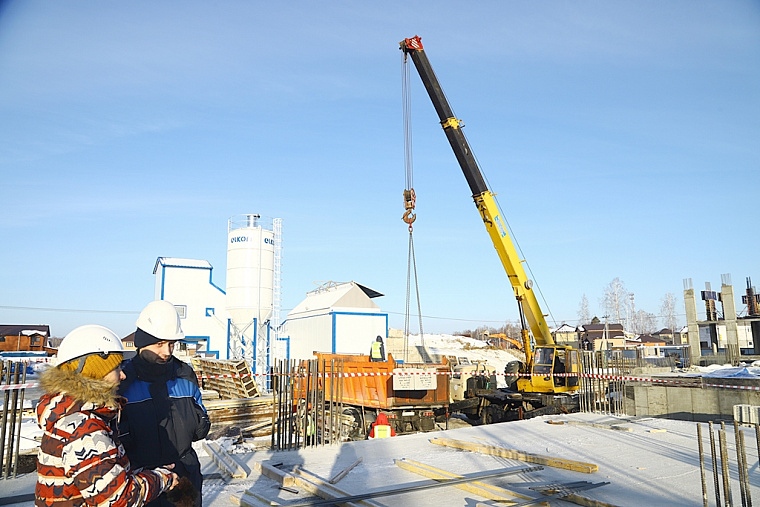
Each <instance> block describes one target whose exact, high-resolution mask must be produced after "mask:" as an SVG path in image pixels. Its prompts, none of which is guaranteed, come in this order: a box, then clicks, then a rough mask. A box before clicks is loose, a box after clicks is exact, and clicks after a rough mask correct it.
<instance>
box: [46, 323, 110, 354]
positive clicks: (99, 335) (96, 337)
mask: <svg viewBox="0 0 760 507" xmlns="http://www.w3.org/2000/svg"><path fill="white" fill-rule="evenodd" d="M118 352H124V346H123V345H122V343H121V339H120V338H119V337H118V336H116V333H114V332H113V331H111V330H110V329H108V328H107V327H103V326H98V325H97V324H88V325H86V326H79V327H78V328H76V329H74V330H72V331H71V332H70V333H69V334H67V335H66V337H65V338H64V339H63V341H62V342H61V345H60V346H59V347H58V364H62V363H65V362H66V361H71V360H72V359H76V358H78V357H82V356H86V355H89V354H113V353H118Z"/></svg>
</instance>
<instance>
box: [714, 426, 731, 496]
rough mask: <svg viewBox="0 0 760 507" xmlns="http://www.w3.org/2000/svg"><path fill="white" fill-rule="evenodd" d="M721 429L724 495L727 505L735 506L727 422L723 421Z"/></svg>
mask: <svg viewBox="0 0 760 507" xmlns="http://www.w3.org/2000/svg"><path fill="white" fill-rule="evenodd" d="M720 425H721V429H720V430H718V440H719V442H720V467H721V470H722V473H723V497H724V500H725V506H726V507H733V505H734V502H733V498H732V497H731V481H730V479H731V477H730V476H729V466H728V447H727V445H726V430H725V424H724V423H723V422H721V424H720Z"/></svg>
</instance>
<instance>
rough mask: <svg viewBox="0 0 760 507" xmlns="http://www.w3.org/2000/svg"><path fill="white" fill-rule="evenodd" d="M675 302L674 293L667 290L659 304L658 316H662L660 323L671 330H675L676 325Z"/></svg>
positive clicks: (676, 302) (676, 301)
mask: <svg viewBox="0 0 760 507" xmlns="http://www.w3.org/2000/svg"><path fill="white" fill-rule="evenodd" d="M677 304H678V300H677V299H676V296H675V294H673V293H672V292H668V293H666V294H665V296H664V297H663V298H662V305H661V306H660V318H662V323H663V325H664V327H666V328H668V329H670V331H671V332H675V331H676V326H677V325H678V324H677V322H676V305H677Z"/></svg>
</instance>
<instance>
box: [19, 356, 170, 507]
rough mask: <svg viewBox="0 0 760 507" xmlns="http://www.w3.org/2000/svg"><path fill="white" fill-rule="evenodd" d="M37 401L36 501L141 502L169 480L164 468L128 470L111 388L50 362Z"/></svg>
mask: <svg viewBox="0 0 760 507" xmlns="http://www.w3.org/2000/svg"><path fill="white" fill-rule="evenodd" d="M40 384H41V386H42V388H43V389H44V390H45V391H46V393H47V394H45V395H43V396H42V397H41V398H40V402H39V404H38V405H37V423H38V424H39V425H40V428H42V430H43V431H44V435H43V437H42V442H41V444H40V450H39V455H38V458H37V461H38V464H37V486H36V488H35V492H34V493H35V502H34V503H35V505H36V506H37V507H52V506H55V507H78V506H80V505H90V506H103V507H127V506H129V507H140V506H142V505H144V504H146V503H147V502H150V501H151V500H153V499H155V498H157V497H158V496H159V495H160V494H161V493H163V492H164V491H165V490H166V489H168V487H169V485H170V484H171V473H170V472H169V471H168V470H165V469H163V468H156V469H154V470H143V471H132V470H131V467H130V464H129V459H128V458H127V456H126V455H125V453H124V447H123V446H122V445H121V443H119V441H118V440H117V437H116V434H115V430H114V425H115V422H116V417H117V415H118V413H119V407H120V403H119V401H117V399H116V396H115V394H114V393H115V388H114V387H113V386H111V385H110V384H109V383H107V382H105V381H103V380H93V379H90V378H87V377H83V376H82V375H79V374H77V373H75V372H71V371H62V370H59V369H58V368H50V369H48V370H47V371H45V372H44V373H43V374H42V375H41V377H40Z"/></svg>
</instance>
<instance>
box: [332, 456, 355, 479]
mask: <svg viewBox="0 0 760 507" xmlns="http://www.w3.org/2000/svg"><path fill="white" fill-rule="evenodd" d="M361 462H362V459H361V458H359V459H357V460H356V461H354V462H353V463H351V464H350V465H348V466H347V467H346V468H344V469H343V470H342V471H341V472H338V473H337V474H335V475H334V476H332V477H331V478H330V480H329V481H327V482H329V483H330V484H335V483H336V482H338V481H340V480H341V479H342V478H344V477H345V476H346V475H347V474H348V472H350V471H351V470H353V469H354V467H355V466H356V465H358V464H359V463H361Z"/></svg>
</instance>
